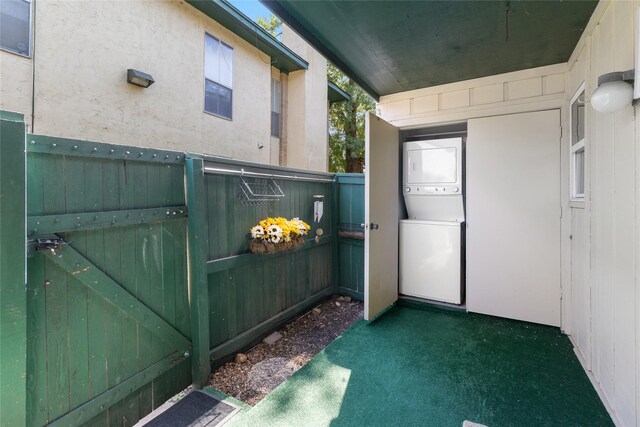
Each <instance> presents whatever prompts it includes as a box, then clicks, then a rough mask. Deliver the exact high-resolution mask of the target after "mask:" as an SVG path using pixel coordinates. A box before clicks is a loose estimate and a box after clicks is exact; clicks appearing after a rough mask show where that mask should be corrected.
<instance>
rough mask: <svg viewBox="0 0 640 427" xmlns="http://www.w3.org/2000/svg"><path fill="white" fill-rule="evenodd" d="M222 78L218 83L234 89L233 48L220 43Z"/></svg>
mask: <svg viewBox="0 0 640 427" xmlns="http://www.w3.org/2000/svg"><path fill="white" fill-rule="evenodd" d="M220 52H221V55H220V80H218V83H220V84H221V85H223V86H225V87H228V88H230V89H233V49H231V48H230V47H229V46H227V45H225V44H224V43H220Z"/></svg>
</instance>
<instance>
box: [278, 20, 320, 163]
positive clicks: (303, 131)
mask: <svg viewBox="0 0 640 427" xmlns="http://www.w3.org/2000/svg"><path fill="white" fill-rule="evenodd" d="M282 42H283V43H284V44H285V45H287V46H288V47H289V48H291V50H293V51H294V52H295V53H297V54H298V55H300V56H302V57H303V58H306V59H307V61H309V70H307V71H295V72H293V73H290V74H289V79H288V94H289V96H288V107H287V114H288V117H287V122H288V126H287V166H290V167H295V168H301V169H311V170H317V171H327V169H328V159H329V157H328V138H329V136H328V135H329V131H328V116H327V114H328V109H327V90H328V89H327V61H326V60H325V58H324V57H323V56H322V55H320V54H319V53H318V52H317V51H316V50H315V49H313V48H312V47H311V46H309V45H308V44H307V43H306V42H305V41H304V40H303V39H302V38H300V37H299V36H298V35H297V34H295V33H294V32H293V31H292V30H291V29H290V28H288V27H287V26H286V25H283V30H282Z"/></svg>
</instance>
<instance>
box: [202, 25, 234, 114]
mask: <svg viewBox="0 0 640 427" xmlns="http://www.w3.org/2000/svg"><path fill="white" fill-rule="evenodd" d="M232 100H233V49H232V48H231V47H229V46H227V45H226V44H224V43H222V42H221V41H220V40H218V39H217V38H215V37H213V36H210V35H209V34H206V35H205V57H204V110H205V111H206V112H207V113H211V114H215V115H216V116H220V117H225V118H227V119H230V118H231V117H232V110H233V109H232V106H233V102H232Z"/></svg>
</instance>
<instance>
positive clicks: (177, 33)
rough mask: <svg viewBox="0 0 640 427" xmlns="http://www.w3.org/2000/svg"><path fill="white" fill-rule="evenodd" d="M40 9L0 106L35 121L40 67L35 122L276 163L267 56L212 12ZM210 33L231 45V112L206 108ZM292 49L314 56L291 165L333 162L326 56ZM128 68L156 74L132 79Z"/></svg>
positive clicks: (173, 4) (9, 61)
mask: <svg viewBox="0 0 640 427" xmlns="http://www.w3.org/2000/svg"><path fill="white" fill-rule="evenodd" d="M35 8H36V16H37V20H36V28H35V43H34V44H35V56H34V59H33V61H32V60H31V59H27V58H22V57H19V56H16V55H13V54H10V53H6V52H0V55H1V56H0V59H1V61H2V62H1V64H2V66H1V68H0V82H1V84H0V108H2V109H6V110H11V111H18V112H22V113H24V114H25V117H27V118H29V119H30V117H31V113H32V105H31V103H32V92H31V88H32V82H33V81H32V78H31V76H32V71H33V70H32V64H34V66H35V102H34V123H33V125H34V127H33V129H30V130H32V131H34V132H35V133H39V134H45V135H53V136H61V137H68V138H77V139H87V140H94V141H101V142H109V143H116V144H127V145H135V146H140V147H155V148H169V149H174V150H182V151H191V152H196V153H205V154H212V155H219V156H225V157H232V158H236V159H242V160H248V161H254V162H259V163H266V164H269V163H270V164H276V165H277V164H278V163H279V160H278V152H279V141H278V139H276V138H271V128H270V123H271V84H270V78H271V75H272V67H271V58H269V57H268V56H267V55H265V54H264V53H262V52H260V51H259V50H258V49H256V48H255V47H253V46H252V45H251V44H249V43H247V42H245V41H244V40H242V39H241V38H239V37H238V36H236V35H235V34H234V33H232V32H230V31H228V30H227V29H225V28H224V27H222V26H221V25H219V24H218V23H217V22H215V21H213V20H212V19H211V18H209V17H207V16H206V15H204V14H202V13H201V12H199V11H197V10H196V9H195V8H193V7H192V6H190V5H188V4H185V3H184V2H181V1H178V0H171V1H139V0H138V1H127V2H121V1H91V2H77V1H70V0H67V1H53V0H39V1H38V2H36V3H35ZM205 32H206V33H209V34H211V35H213V36H214V37H217V38H218V39H220V40H221V41H223V42H224V43H226V44H228V45H230V46H231V47H233V49H234V51H233V55H234V57H233V118H232V120H227V119H224V118H220V117H216V116H214V115H211V114H207V113H205V112H204V40H205ZM296 50H297V51H298V52H299V53H301V54H302V57H303V58H304V59H305V60H307V61H309V62H310V63H311V64H310V70H309V71H308V72H307V71H300V72H298V73H297V74H299V75H300V76H301V77H300V78H301V79H302V80H303V81H304V84H303V85H302V86H301V88H300V91H299V92H296V99H295V100H294V101H295V102H293V103H290V104H291V105H292V110H293V111H303V112H304V113H305V114H304V117H302V118H301V121H298V122H296V121H290V123H291V126H292V127H302V128H303V133H304V135H305V136H304V137H303V138H301V139H300V141H301V142H300V143H298V142H297V141H296V140H293V142H292V144H291V145H290V146H291V147H293V149H294V150H298V152H299V154H298V155H297V156H294V159H293V160H292V161H291V162H290V164H289V165H290V166H295V167H299V168H310V169H315V170H326V157H327V156H326V148H327V137H326V115H327V111H326V98H327V96H326V61H325V60H324V58H323V57H322V56H320V55H318V54H317V53H316V52H315V51H314V50H313V49H312V48H310V47H309V45H307V44H306V43H305V42H303V41H302V40H296ZM127 68H135V69H138V70H141V71H144V72H147V73H149V74H151V75H152V76H153V77H154V79H155V83H154V84H153V85H152V86H150V87H149V88H147V89H143V88H139V87H137V86H134V85H131V84H128V83H127V82H126V70H127ZM318 86H319V87H318ZM314 97H320V98H319V99H313V98H314ZM319 106H322V108H319ZM316 122H317V123H316ZM320 129H322V131H320ZM260 145H261V146H262V148H259V146H260ZM298 145H300V146H299V147H298ZM318 153H320V154H318Z"/></svg>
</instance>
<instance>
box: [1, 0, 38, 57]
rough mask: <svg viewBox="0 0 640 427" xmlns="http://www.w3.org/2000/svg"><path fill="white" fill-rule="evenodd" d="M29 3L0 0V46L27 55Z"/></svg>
mask: <svg viewBox="0 0 640 427" xmlns="http://www.w3.org/2000/svg"><path fill="white" fill-rule="evenodd" d="M30 21H31V4H30V3H29V2H27V1H24V0H2V1H0V47H2V49H6V50H9V51H11V52H16V53H19V54H21V55H25V56H29V55H30V54H31V52H30V46H29V45H30V42H29V41H30V39H31V37H30V28H29V26H30Z"/></svg>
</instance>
